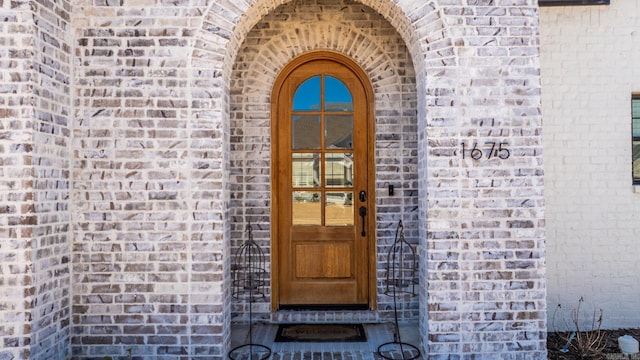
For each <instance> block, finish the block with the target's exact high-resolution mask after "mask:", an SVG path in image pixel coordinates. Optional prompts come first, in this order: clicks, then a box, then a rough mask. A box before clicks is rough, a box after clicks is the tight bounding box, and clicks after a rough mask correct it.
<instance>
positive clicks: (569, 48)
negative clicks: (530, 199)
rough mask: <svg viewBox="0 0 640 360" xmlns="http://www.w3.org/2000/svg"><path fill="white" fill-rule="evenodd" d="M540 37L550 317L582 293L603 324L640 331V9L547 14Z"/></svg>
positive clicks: (623, 6) (627, 6)
mask: <svg viewBox="0 0 640 360" xmlns="http://www.w3.org/2000/svg"><path fill="white" fill-rule="evenodd" d="M540 32H541V40H540V43H541V44H540V45H541V68H542V83H543V97H542V105H543V117H544V121H545V122H544V134H543V139H544V158H545V184H546V185H545V187H546V203H547V208H546V217H547V286H548V295H547V301H548V307H549V314H548V315H549V316H550V317H551V316H552V315H553V312H554V309H555V308H556V307H557V306H558V305H562V307H563V309H570V308H572V307H575V306H577V303H578V299H579V298H580V297H584V299H585V303H586V304H588V306H587V307H588V308H589V309H592V307H593V308H596V309H597V308H602V309H603V310H604V326H605V327H608V328H624V327H639V326H640V261H639V260H638V255H639V252H638V246H639V244H640V193H634V190H633V188H632V185H631V94H632V93H633V92H640V66H639V64H640V62H639V61H640V3H639V2H638V1H625V0H622V1H615V0H614V1H611V5H610V6H589V7H549V8H542V9H541V16H540ZM563 313H564V315H566V310H564V311H563V312H559V313H558V314H559V315H562V314H563ZM557 325H558V326H560V325H562V323H561V322H560V323H559V324H557ZM550 329H551V330H553V329H552V328H551V323H550Z"/></svg>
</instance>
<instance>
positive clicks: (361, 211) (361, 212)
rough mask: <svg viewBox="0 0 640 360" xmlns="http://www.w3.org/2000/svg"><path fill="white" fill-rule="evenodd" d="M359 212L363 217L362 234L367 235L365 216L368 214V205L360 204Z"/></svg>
mask: <svg viewBox="0 0 640 360" xmlns="http://www.w3.org/2000/svg"><path fill="white" fill-rule="evenodd" d="M359 213H360V217H362V232H361V233H360V235H361V236H366V235H367V232H366V231H365V230H364V226H365V217H366V216H367V207H366V206H360V209H359Z"/></svg>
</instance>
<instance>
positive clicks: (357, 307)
mask: <svg viewBox="0 0 640 360" xmlns="http://www.w3.org/2000/svg"><path fill="white" fill-rule="evenodd" d="M278 310H288V311H369V310H371V309H370V308H369V305H366V304H363V305H315V304H314V305H297V304H296V305H280V308H279V309H278Z"/></svg>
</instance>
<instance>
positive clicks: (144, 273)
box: [0, 0, 546, 359]
mask: <svg viewBox="0 0 640 360" xmlns="http://www.w3.org/2000/svg"><path fill="white" fill-rule="evenodd" d="M281 3H283V1H276V2H274V1H266V0H256V1H252V2H250V4H249V3H248V2H241V3H237V2H235V1H230V0H219V1H212V2H210V3H206V2H201V1H198V0H179V1H173V2H171V3H163V2H160V3H157V2H145V1H128V0H124V1H120V2H114V1H97V2H92V3H86V2H78V3H76V4H75V5H74V8H73V11H71V9H70V7H69V5H68V4H67V3H64V2H60V3H43V4H42V5H37V4H34V5H35V6H34V7H33V10H34V11H35V10H37V15H36V18H35V19H37V24H38V26H35V24H34V22H32V18H31V16H32V13H31V12H30V10H28V5H29V4H27V3H24V4H23V3H18V2H13V3H12V4H14V5H13V6H17V9H16V10H19V11H16V12H15V13H11V14H15V16H13V15H12V16H9V17H7V19H9V21H7V22H5V23H3V24H2V25H0V26H1V27H2V29H3V33H2V34H3V36H4V39H5V40H4V43H3V45H2V46H3V47H2V48H0V49H2V51H5V52H7V53H10V51H11V50H12V49H17V50H18V51H17V52H14V53H11V54H15V55H16V59H15V60H13V59H10V60H8V61H15V62H13V63H9V64H10V65H11V66H8V67H3V70H2V71H3V72H2V74H3V79H2V80H3V81H4V83H5V84H6V85H5V86H4V87H3V89H7V90H5V91H4V92H3V93H2V94H1V96H2V99H3V100H4V101H5V102H4V103H3V104H2V106H3V111H7V114H8V116H7V117H8V118H9V120H7V117H3V118H2V125H3V128H2V129H1V130H2V131H3V133H2V134H3V136H2V144H1V145H2V146H3V153H2V157H3V163H2V167H1V168H0V169H1V170H2V171H3V176H2V184H3V187H4V188H3V192H2V195H1V196H2V197H3V200H6V203H7V206H6V207H3V211H4V213H2V217H1V218H0V221H2V222H3V223H2V224H3V225H6V226H3V227H2V231H4V232H5V233H4V234H3V236H4V237H7V238H9V239H11V240H12V241H15V243H13V242H12V243H11V244H15V245H11V246H12V247H10V248H7V247H6V245H4V242H3V245H2V246H3V247H2V248H0V256H1V257H3V262H2V265H1V266H2V267H1V268H0V269H2V273H0V276H1V279H2V281H3V286H2V297H1V301H3V304H7V305H5V306H4V307H5V308H7V309H10V310H9V311H5V310H3V312H2V313H1V314H2V316H3V318H2V319H1V320H0V321H2V322H0V326H2V327H3V330H5V331H3V334H5V333H6V334H11V335H9V336H7V335H4V338H3V339H2V340H3V341H5V344H6V343H7V341H9V344H10V345H11V347H12V349H11V350H9V351H10V353H7V354H8V355H5V354H4V353H3V354H2V355H3V356H6V357H8V358H10V356H13V357H18V358H19V357H27V356H31V357H32V358H46V357H49V356H50V355H51V354H55V355H56V356H60V357H64V352H65V347H66V345H65V342H66V341H68V340H67V339H69V335H68V334H69V331H70V330H72V331H71V335H70V341H71V343H72V346H71V351H72V356H73V357H75V358H83V359H85V358H86V359H92V358H93V359H102V358H104V356H113V357H117V356H126V355H127V354H128V353H129V351H130V352H131V354H132V355H134V356H141V357H147V358H152V357H166V358H179V357H181V356H188V357H190V358H224V357H225V356H226V351H228V345H229V330H230V323H231V304H232V302H231V299H230V293H229V284H230V282H229V280H230V272H229V270H230V260H231V259H230V254H231V244H232V242H234V241H236V242H237V241H238V239H239V238H240V237H241V236H242V234H240V229H242V225H243V224H244V223H245V222H246V221H247V220H248V219H249V218H251V220H252V222H254V221H253V220H254V219H253V218H252V217H255V218H256V219H255V220H256V221H255V222H254V223H260V224H261V226H262V229H261V230H260V231H261V232H260V233H258V234H257V235H259V236H260V237H261V238H262V239H263V240H265V241H266V239H267V236H268V234H269V230H268V219H265V217H264V214H265V213H266V210H265V205H264V204H265V203H264V201H265V199H263V198H262V197H261V196H264V194H266V193H267V191H268V190H267V189H266V188H265V187H266V184H267V179H266V177H265V176H267V175H268V174H266V175H265V173H264V172H259V170H260V167H256V170H255V171H256V172H257V173H255V174H254V173H250V171H249V169H250V165H248V164H247V163H246V159H247V158H248V157H250V156H249V153H251V155H252V156H253V155H255V154H256V152H255V151H256V149H257V151H258V152H257V155H258V156H259V159H262V160H265V159H269V157H270V156H269V147H268V140H267V139H265V138H264V137H263V136H257V135H255V133H256V132H257V131H260V127H264V126H265V124H264V122H260V120H263V121H264V120H265V119H268V110H267V109H266V108H265V107H264V104H265V103H266V101H267V99H266V98H264V96H263V97H260V98H259V99H258V100H254V99H253V98H250V97H248V96H247V97H243V96H242V95H239V93H237V91H240V90H244V89H245V87H250V88H251V89H252V90H253V89H255V90H256V91H258V93H260V94H263V95H264V94H268V92H269V91H270V86H269V82H268V81H273V80H272V79H273V78H274V76H275V74H274V69H276V68H281V67H282V66H283V65H284V63H285V62H286V61H287V60H288V59H291V58H293V56H295V55H296V54H298V53H300V52H302V51H304V50H305V49H307V47H308V48H313V47H315V46H324V47H325V48H329V49H334V50H340V46H345V43H344V42H343V39H336V40H334V41H326V40H322V39H321V38H320V37H319V38H314V39H309V41H308V42H304V43H302V44H301V46H302V47H300V48H292V49H291V50H290V52H288V53H285V54H283V55H282V56H275V57H272V59H273V61H274V63H273V64H270V65H272V66H269V67H268V68H267V69H266V70H268V71H269V72H267V73H266V75H264V73H262V75H261V78H263V79H265V80H268V81H267V82H265V83H264V84H258V83H255V84H249V83H248V82H246V81H245V82H244V83H243V84H241V81H240V80H244V79H249V78H248V77H247V74H246V73H243V71H245V70H244V67H243V65H244V64H247V66H248V69H250V70H251V69H256V70H257V69H260V67H259V66H258V65H260V63H259V62H257V61H256V60H251V59H249V55H251V54H252V52H251V50H254V49H255V50H259V51H266V48H264V47H262V46H263V45H264V44H256V45H253V44H249V45H243V44H248V43H245V40H246V39H250V40H254V39H255V40H256V41H258V40H262V38H261V37H259V35H260V27H256V28H255V29H254V27H255V25H257V24H260V23H261V22H262V23H261V24H269V25H273V26H276V27H278V26H280V28H279V30H280V31H283V34H284V33H286V30H287V29H285V28H284V27H282V24H281V23H278V22H277V21H275V20H274V17H275V15H276V14H278V13H280V12H284V13H286V12H287V11H289V12H291V11H292V10H291V9H292V6H294V5H295V3H292V4H289V5H286V6H284V7H281V8H279V7H278V6H279V5H281ZM301 4H304V6H308V7H309V9H319V8H322V10H323V11H326V12H323V14H331V15H332V16H333V17H335V21H331V22H329V20H327V19H325V18H318V19H317V20H316V21H314V22H315V23H313V24H309V23H304V24H303V22H300V25H301V26H302V25H304V26H306V27H308V28H309V29H313V30H315V31H318V30H322V31H326V32H327V33H329V32H331V33H332V34H337V32H333V31H334V29H337V28H334V27H333V26H335V25H334V24H335V23H337V22H342V23H348V24H345V27H344V28H343V29H344V31H345V33H344V34H346V35H347V39H348V36H353V35H354V34H358V35H359V36H362V37H365V38H367V39H369V40H370V41H371V42H370V43H369V44H370V45H371V46H370V47H367V48H365V47H364V46H363V47H351V48H349V49H347V48H346V47H345V48H344V52H345V53H347V54H349V55H351V56H352V57H354V58H355V59H356V60H357V61H358V62H359V63H360V64H362V66H363V68H365V70H366V71H367V72H368V73H369V74H371V75H372V76H373V77H372V83H373V84H374V90H375V91H376V98H375V101H376V125H377V135H378V136H377V138H376V157H377V159H378V165H377V168H376V171H377V173H378V174H379V175H381V179H380V180H379V182H378V184H377V185H378V186H379V188H378V191H379V192H378V194H377V195H378V201H379V202H378V213H379V214H381V217H380V225H379V229H378V239H379V241H380V244H383V243H384V242H386V241H388V240H390V239H391V237H392V236H393V233H392V229H390V228H389V227H390V226H392V225H395V222H396V218H395V217H394V216H392V215H391V212H392V211H393V212H395V211H402V212H404V214H405V215H403V216H406V218H405V219H403V220H405V221H406V222H407V224H408V225H409V229H410V231H409V237H410V238H411V239H412V240H413V241H418V242H419V245H420V255H421V259H422V260H421V263H420V270H421V274H422V276H421V283H420V284H421V289H420V291H421V297H420V299H419V300H418V302H417V303H416V302H409V303H408V305H407V310H408V311H407V312H406V314H404V315H403V316H406V318H411V317H416V316H417V317H418V319H419V321H420V324H421V333H422V337H423V339H424V342H425V343H424V346H425V348H427V350H428V351H429V357H430V358H434V359H435V358H446V357H449V356H452V355H453V356H458V357H473V356H478V355H479V356H484V357H492V356H497V354H500V355H501V357H502V358H518V357H523V356H527V357H538V358H543V357H544V352H545V345H544V331H545V326H546V322H545V319H546V313H545V310H546V308H545V303H544V293H545V280H544V236H545V235H544V220H543V209H544V201H543V200H544V199H543V194H542V187H543V183H542V177H543V172H542V151H541V149H542V144H541V117H540V112H539V102H540V84H539V65H538V52H537V46H538V43H537V15H538V14H537V6H536V4H535V0H509V1H503V2H502V3H501V4H499V5H496V4H494V2H492V1H470V0H468V1H467V0H447V1H435V0H434V1H424V2H416V1H398V2H392V1H379V0H366V1H363V2H362V5H360V4H359V3H355V2H347V1H344V2H342V1H335V2H333V1H329V2H327V1H320V0H318V1H317V2H315V1H305V2H302V3H301ZM340 4H342V6H336V5H340ZM347 5H348V6H347ZM363 5H364V6H363ZM345 6H346V7H345ZM9 7H10V6H9V5H7V6H5V8H9ZM343 7H345V8H344V11H338V9H342V8H343ZM376 12H377V14H376ZM68 13H72V14H73V15H72V16H69V15H68ZM54 14H55V15H54ZM358 16H359V17H361V18H360V20H356V17H358ZM69 18H70V19H71V20H69ZM314 19H315V18H314ZM349 20H355V21H356V22H355V23H354V24H351V23H350V21H349ZM69 21H71V22H70V24H69ZM356 24H357V25H356ZM18 25H26V27H12V26H18ZM394 29H395V30H394ZM7 34H8V35H7ZM36 34H37V36H36ZM267 40H269V39H267ZM20 41H26V42H20ZM263 41H266V40H263ZM269 41H270V43H269V44H270V45H272V46H276V45H284V44H286V43H282V42H279V41H281V40H280V39H278V38H272V39H270V40H269ZM5 44H6V45H5ZM32 45H33V46H32ZM361 45H364V44H361ZM25 47H26V48H25ZM24 50H26V52H23V51H24ZM20 54H22V55H20ZM18 55H20V56H18ZM371 56H379V59H380V61H381V62H380V64H388V65H389V69H392V70H393V72H385V71H383V69H382V68H379V67H377V66H376V65H375V64H376V60H377V58H374V59H371ZM4 59H5V57H3V60H2V61H7V60H4ZM13 64H15V66H14V65H13ZM411 64H413V70H412V66H411ZM32 66H33V67H32ZM32 68H33V69H35V70H34V71H33V72H32V73H31V74H29V70H30V69H32ZM234 69H235V71H234ZM263 70H264V69H263ZM18 73H19V75H14V74H18ZM71 73H73V74H72V76H71V77H70V78H69V79H70V81H68V80H67V76H69V75H70V74H71ZM414 74H415V76H414ZM376 75H379V76H381V77H382V78H377V77H375V76H376ZM12 76H18V77H17V78H12ZM23 76H27V77H26V78H23ZM28 76H32V77H33V78H29V77H28ZM269 79H271V80H269ZM10 80H11V81H10ZM16 80H18V81H16ZM67 81H68V82H67ZM386 81H389V82H386ZM67 85H68V86H67ZM14 89H15V90H14ZM399 89H402V91H399ZM22 99H28V100H29V102H28V103H24V102H23V103H21V102H20V101H21V100H22ZM399 100H401V103H402V111H401V112H398V109H397V108H398V107H397V103H396V102H397V101H399ZM254 101H257V102H256V103H254ZM20 104H23V105H20ZM25 104H28V105H26V106H25ZM261 104H262V105H261ZM71 105H72V106H71ZM256 105H258V106H257V107H256ZM254 108H255V110H254ZM249 114H251V116H248V115H249ZM253 114H255V115H256V117H255V118H254V117H253ZM240 115H242V117H243V120H244V121H240V120H241V119H240ZM398 126H403V127H404V129H403V130H402V131H401V132H398V131H396V128H397V127H398ZM7 129H10V131H7ZM391 134H397V135H398V137H397V138H396V137H395V136H391ZM232 135H233V137H232ZM238 135H242V136H239V137H236V136H238ZM252 136H256V137H255V138H254V137H252ZM231 140H233V142H232V141H231ZM254 140H255V141H256V144H258V145H260V147H259V148H253V147H252V146H253V143H251V141H254ZM486 141H495V142H498V143H500V142H504V143H505V144H504V145H503V146H504V147H505V148H507V149H509V151H510V152H509V155H510V156H509V157H508V158H506V159H500V158H496V157H495V156H494V157H493V158H492V159H487V158H486V153H485V155H484V157H483V158H482V159H479V160H474V159H472V158H471V153H470V152H469V149H470V148H472V147H473V144H474V143H478V144H480V146H485V142H486ZM462 143H464V144H465V145H466V146H467V152H466V153H465V158H463V154H461V144H462ZM246 144H251V145H246ZM232 145H233V147H232ZM395 146H398V147H397V148H396V147H395ZM476 153H477V152H476ZM474 154H475V153H474ZM252 156H251V157H252ZM396 159H397V161H398V163H394V161H396ZM34 161H36V162H37V164H38V165H37V166H35V165H34ZM231 165H233V166H234V168H233V171H232V169H231V167H230V166H231ZM235 166H238V167H239V168H235ZM251 167H253V166H251ZM68 168H71V171H70V173H67V172H65V171H66V169H68ZM267 168H268V166H264V165H262V169H267ZM396 169H397V170H398V171H397V172H396V171H395V170H396ZM262 171H264V170H262ZM252 176H256V177H257V178H258V179H261V180H259V181H262V184H263V186H262V190H260V192H257V193H256V194H255V197H253V198H252V197H248V198H245V199H243V200H242V201H237V199H236V196H238V195H240V194H243V193H245V194H246V193H249V192H248V191H247V190H248V189H247V187H248V185H247V184H249V183H250V180H251V181H254V180H255V179H250V177H252ZM382 179H384V181H389V180H392V181H396V182H397V185H398V187H402V189H403V191H402V192H403V193H402V196H401V197H394V198H387V197H385V191H384V189H383V188H382V186H381V185H382V184H383V183H384V181H382ZM416 191H417V196H416ZM69 193H70V197H69V198H68V199H67V197H68V196H69ZM232 196H233V198H232ZM252 196H254V195H252ZM255 204H258V205H259V206H258V207H255V206H253V205H255ZM238 207H240V209H239V208H238ZM249 210H251V211H254V212H255V213H253V214H249V212H250V211H249ZM32 214H33V216H32ZM69 223H70V224H71V228H68V227H67V226H68V225H69ZM69 236H70V237H69ZM36 243H37V244H36ZM69 245H72V248H71V258H70V261H71V263H70V264H71V265H69V263H68V261H69V260H68V259H67V258H65V256H67V255H68V253H67V251H68V250H66V249H68V246H69ZM4 260H6V261H4ZM68 266H71V267H72V274H71V275H69V273H68ZM69 276H70V277H69ZM69 281H71V291H70V292H69V290H68V283H69ZM5 283H8V284H11V285H9V286H7V285H4V284H5ZM16 292H17V293H22V294H24V295H23V297H22V298H18V299H17V300H16V297H15V294H16ZM69 296H71V304H72V305H71V306H72V307H71V325H67V324H66V322H65V321H67V320H66V319H68V316H69V312H68V307H67V306H68V305H66V303H65V301H67V300H66V299H68V297H69ZM32 300H33V301H32ZM381 301H382V300H381ZM382 302H383V301H382ZM383 303H384V302H383ZM235 309H236V310H237V311H238V312H241V311H242V308H241V307H237V308H235ZM263 309H264V308H263ZM35 312H37V314H36V313H35ZM29 319H33V323H31V322H29ZM50 320H51V321H52V322H50ZM16 324H18V325H17V326H16ZM21 325H23V326H21ZM69 326H70V328H69ZM7 329H8V330H7ZM34 329H35V330H34ZM34 339H37V341H38V343H34ZM58 341H59V342H60V343H61V345H60V347H57V348H56V346H58V345H57V343H56V342H58ZM54 343H55V344H54ZM14 349H15V350H14ZM2 351H5V350H4V349H3V350H2ZM29 354H31V355H29Z"/></svg>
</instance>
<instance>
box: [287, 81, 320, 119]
mask: <svg viewBox="0 0 640 360" xmlns="http://www.w3.org/2000/svg"><path fill="white" fill-rule="evenodd" d="M293 110H294V111H304V110H320V76H314V77H312V78H310V79H308V80H306V81H305V82H303V83H302V84H301V85H300V86H299V87H298V89H297V90H296V94H295V95H294V96H293Z"/></svg>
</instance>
